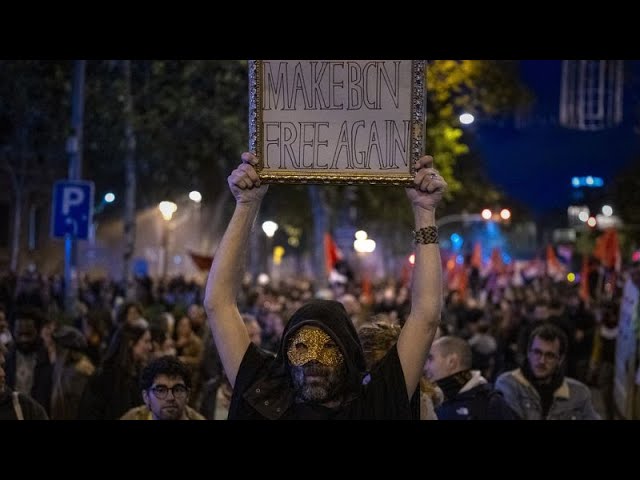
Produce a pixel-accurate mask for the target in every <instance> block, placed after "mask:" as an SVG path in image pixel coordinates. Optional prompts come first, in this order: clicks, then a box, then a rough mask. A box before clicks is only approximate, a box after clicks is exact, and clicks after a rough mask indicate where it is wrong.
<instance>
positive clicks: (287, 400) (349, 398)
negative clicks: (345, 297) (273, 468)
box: [229, 300, 411, 420]
mask: <svg viewBox="0 0 640 480" xmlns="http://www.w3.org/2000/svg"><path fill="white" fill-rule="evenodd" d="M303 326H315V327H319V328H321V329H322V330H324V331H325V332H326V333H327V334H328V335H329V336H330V337H331V338H332V339H333V340H334V341H335V342H336V344H337V345H338V347H339V348H340V350H341V352H342V354H343V356H344V360H345V366H346V369H347V375H346V384H345V387H344V396H343V400H342V403H341V405H340V407H338V408H336V409H329V408H326V407H323V406H321V405H315V404H308V403H296V402H295V398H294V397H295V392H294V388H293V383H292V381H291V374H290V365H289V360H288V357H287V347H288V344H289V340H290V338H291V337H292V335H293V334H295V332H296V331H297V330H299V329H300V328H302V327H303ZM365 374H366V367H365V361H364V354H363V352H362V346H361V345H360V341H359V339H358V335H357V332H356V330H355V328H354V326H353V323H352V322H351V320H350V319H349V316H348V314H347V312H346V310H345V308H344V306H343V305H342V304H341V303H340V302H336V301H333V300H313V301H311V302H309V303H307V304H306V305H304V306H302V307H301V308H300V309H298V310H297V311H296V312H295V313H294V314H293V316H292V317H291V319H290V320H289V322H288V323H287V326H286V327H285V330H284V332H283V335H282V341H281V342H280V348H279V349H278V352H277V355H276V357H275V358H273V357H271V356H269V355H268V354H267V353H266V352H264V351H261V350H260V349H259V348H258V347H256V346H255V345H253V344H251V345H250V346H249V348H248V349H247V352H246V353H245V356H244V358H243V360H242V363H241V365H240V370H239V371H238V376H237V378H236V384H235V388H234V392H233V396H232V398H231V405H230V408H229V419H249V418H251V419H260V418H263V419H274V420H275V419H359V418H411V411H410V407H409V399H408V396H407V391H406V385H405V383H404V374H403V372H402V368H401V366H400V360H399V358H398V354H397V350H396V347H395V346H394V347H393V348H392V349H391V350H390V351H389V353H388V354H387V356H386V357H385V359H384V360H382V361H381V362H380V365H379V366H378V368H376V370H374V372H372V380H371V381H370V382H369V383H368V384H367V385H363V382H362V380H363V377H364V376H365Z"/></svg>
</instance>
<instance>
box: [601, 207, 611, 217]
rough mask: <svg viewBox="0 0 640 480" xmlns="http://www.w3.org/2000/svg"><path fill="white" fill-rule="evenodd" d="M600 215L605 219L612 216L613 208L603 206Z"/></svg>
mask: <svg viewBox="0 0 640 480" xmlns="http://www.w3.org/2000/svg"><path fill="white" fill-rule="evenodd" d="M602 214H603V215H604V216H605V217H610V216H611V215H613V208H611V205H603V206H602Z"/></svg>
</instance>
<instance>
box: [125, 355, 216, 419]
mask: <svg viewBox="0 0 640 480" xmlns="http://www.w3.org/2000/svg"><path fill="white" fill-rule="evenodd" d="M140 388H141V389H142V400H143V401H144V405H141V406H139V407H136V408H132V409H131V410H129V411H128V412H127V413H125V414H124V415H123V416H122V417H120V420H205V418H204V417H203V416H202V415H200V414H199V413H198V412H197V411H196V410H194V409H192V408H191V407H189V406H188V405H187V402H188V400H189V393H190V391H191V372H190V371H189V367H187V365H186V364H184V363H183V362H181V361H180V360H178V359H177V358H176V357H172V356H169V355H167V356H164V357H160V358H156V359H155V360H153V361H151V362H150V363H149V364H148V365H147V366H146V367H145V368H144V370H142V375H141V376H140Z"/></svg>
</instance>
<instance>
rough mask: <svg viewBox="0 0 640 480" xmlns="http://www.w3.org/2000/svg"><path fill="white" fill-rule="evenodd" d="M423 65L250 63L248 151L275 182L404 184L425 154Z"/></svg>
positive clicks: (268, 179)
mask: <svg viewBox="0 0 640 480" xmlns="http://www.w3.org/2000/svg"><path fill="white" fill-rule="evenodd" d="M424 68H425V62H424V61H422V60H420V61H415V60H254V61H251V62H250V65H249V84H250V87H249V88H250V108H249V148H250V149H251V151H254V152H256V155H257V156H258V158H259V159H260V164H259V166H258V173H259V175H260V177H261V179H263V180H264V181H266V182H272V183H273V182H276V183H371V184H394V185H409V184H411V183H412V179H413V176H414V173H415V172H414V162H415V161H416V160H417V159H418V158H420V156H421V155H423V154H424V122H425V103H426V98H425V93H424V92H425V88H424Z"/></svg>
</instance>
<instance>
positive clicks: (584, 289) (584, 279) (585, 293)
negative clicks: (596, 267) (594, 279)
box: [579, 255, 591, 302]
mask: <svg viewBox="0 0 640 480" xmlns="http://www.w3.org/2000/svg"><path fill="white" fill-rule="evenodd" d="M590 271H591V269H590V268H589V258H588V257H587V256H586V255H585V256H584V258H583V259H582V271H581V272H580V292H579V295H580V298H581V299H582V300H584V301H585V302H588V301H589V298H590V294H589V273H590Z"/></svg>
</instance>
